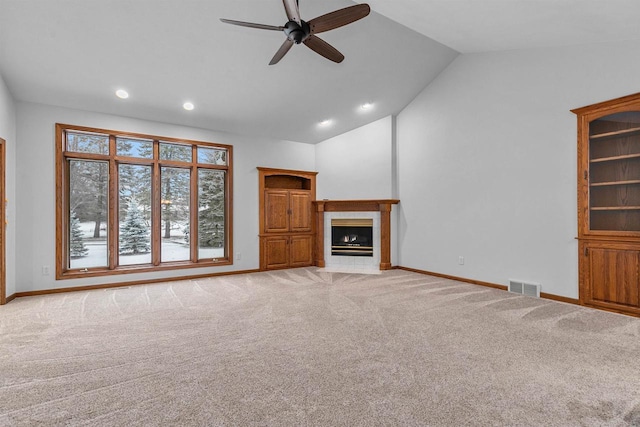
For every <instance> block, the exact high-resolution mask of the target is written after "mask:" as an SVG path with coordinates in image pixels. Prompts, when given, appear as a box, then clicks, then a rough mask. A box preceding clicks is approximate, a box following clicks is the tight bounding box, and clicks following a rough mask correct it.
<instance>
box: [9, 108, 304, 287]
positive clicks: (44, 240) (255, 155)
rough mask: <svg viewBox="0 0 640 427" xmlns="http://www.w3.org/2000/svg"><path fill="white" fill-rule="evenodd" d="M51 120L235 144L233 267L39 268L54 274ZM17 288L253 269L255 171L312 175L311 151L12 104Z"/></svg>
mask: <svg viewBox="0 0 640 427" xmlns="http://www.w3.org/2000/svg"><path fill="white" fill-rule="evenodd" d="M55 123H66V124H73V125H81V126H89V127H96V128H104V129H111V130H121V131H128V132H139V133H147V134H151V135H158V136H167V137H175V138H185V139H194V140H200V141H212V142H218V143H222V144H230V145H233V154H234V164H233V179H234V189H233V197H234V206H233V221H234V223H233V224H234V231H233V248H234V252H235V253H238V252H240V253H241V260H234V265H232V266H225V267H218V268H201V269H200V268H197V269H196V268H194V269H187V270H184V269H183V270H176V271H163V272H156V273H146V274H125V275H117V276H107V277H94V278H86V279H72V280H60V281H56V280H55V279H54V276H53V275H51V276H43V275H42V266H44V265H48V266H50V268H51V271H52V272H53V271H54V270H55V160H54V154H55V142H54V141H55ZM17 134H18V138H19V140H20V143H19V144H18V152H17V165H18V172H17V182H18V187H17V190H18V194H19V197H18V201H17V204H18V205H17V211H18V212H20V216H19V218H18V223H17V230H18V235H19V236H20V239H19V241H18V242H17V246H16V252H17V261H16V270H17V291H18V292H25V291H32V290H42V289H53V288H63V287H72V286H85V285H92V284H100V283H115V282H120V281H133V280H143V279H151V278H159V277H176V276H184V275H193V274H205V273H210V272H214V273H215V272H223V271H235V270H248V269H256V268H258V267H259V247H258V173H257V170H256V167H257V166H265V167H277V168H285V169H296V170H313V169H314V167H315V162H314V158H315V153H314V150H315V149H314V146H313V145H308V144H301V143H297V142H291V141H279V140H271V139H266V138H251V137H243V136H238V135H232V134H228V133H222V132H213V131H209V130H204V129H196V128H190V127H184V126H177V125H170V124H164V123H156V122H150V121H144V120H137V119H131V118H126V117H119V116H113V115H106V114H98V113H92V112H86V111H79V110H72V109H67V108H61V107H52V106H46V105H41V104H33V103H25V102H19V103H17Z"/></svg>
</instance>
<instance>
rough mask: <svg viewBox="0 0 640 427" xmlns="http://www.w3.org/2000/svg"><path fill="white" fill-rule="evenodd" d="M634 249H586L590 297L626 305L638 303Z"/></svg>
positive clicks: (637, 260)
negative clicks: (587, 250) (587, 252)
mask: <svg viewBox="0 0 640 427" xmlns="http://www.w3.org/2000/svg"><path fill="white" fill-rule="evenodd" d="M639 254H640V252H639V251H634V250H616V249H601V248H591V249H589V287H590V290H591V299H592V300H593V301H594V302H597V301H601V302H607V303H614V304H622V305H627V306H633V307H638V306H640V299H639V292H638V288H639V282H638V280H639V279H640V274H639V271H638V264H639V262H640V257H639Z"/></svg>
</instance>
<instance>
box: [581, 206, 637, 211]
mask: <svg viewBox="0 0 640 427" xmlns="http://www.w3.org/2000/svg"><path fill="white" fill-rule="evenodd" d="M591 210H592V211H636V210H640V206H597V207H592V208H591Z"/></svg>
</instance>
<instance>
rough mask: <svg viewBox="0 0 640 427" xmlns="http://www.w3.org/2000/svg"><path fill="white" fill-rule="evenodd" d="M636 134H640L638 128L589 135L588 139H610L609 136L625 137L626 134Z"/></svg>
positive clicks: (639, 128)
mask: <svg viewBox="0 0 640 427" xmlns="http://www.w3.org/2000/svg"><path fill="white" fill-rule="evenodd" d="M636 132H640V127H637V128H629V129H622V130H617V131H614V132H606V133H600V134H598V135H591V136H590V137H589V139H600V138H608V137H611V136H618V135H626V134H630V133H636Z"/></svg>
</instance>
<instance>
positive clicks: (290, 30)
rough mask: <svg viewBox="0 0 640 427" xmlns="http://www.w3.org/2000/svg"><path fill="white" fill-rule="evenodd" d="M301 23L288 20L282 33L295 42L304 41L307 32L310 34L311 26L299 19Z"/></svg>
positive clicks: (307, 34)
mask: <svg viewBox="0 0 640 427" xmlns="http://www.w3.org/2000/svg"><path fill="white" fill-rule="evenodd" d="M300 22H301V23H302V25H300V24H298V23H297V22H296V21H289V22H287V23H286V24H285V25H284V34H285V35H286V36H287V38H288V39H289V40H291V41H292V42H294V43H295V44H300V43H302V42H303V41H305V40H306V39H307V38H308V37H309V34H311V27H309V24H307V22H306V21H300Z"/></svg>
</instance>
